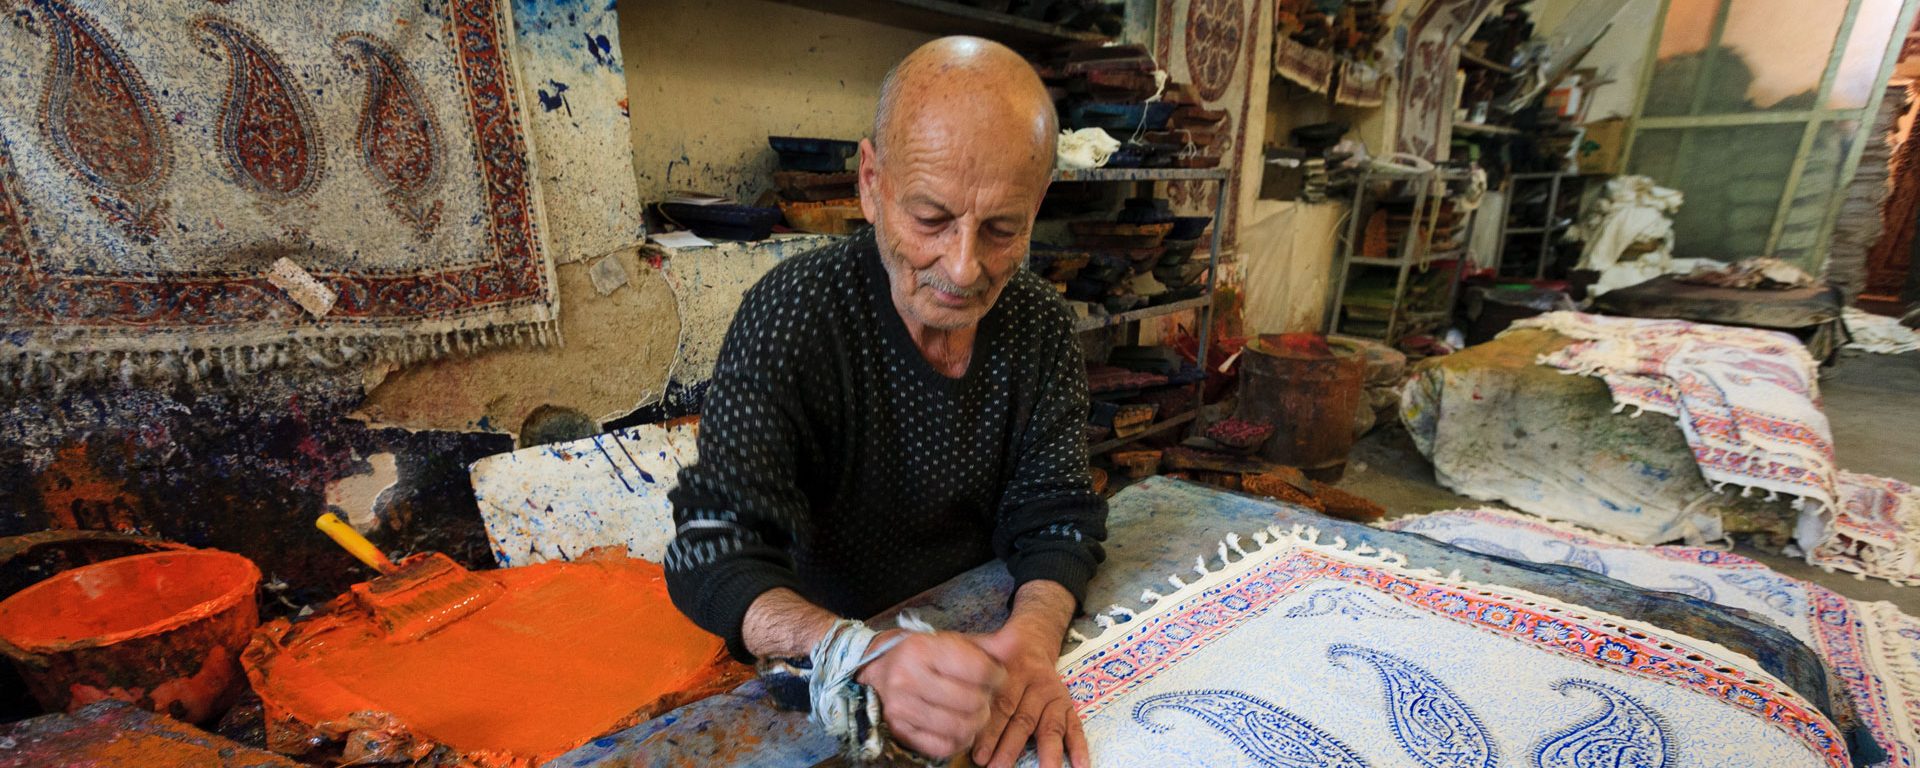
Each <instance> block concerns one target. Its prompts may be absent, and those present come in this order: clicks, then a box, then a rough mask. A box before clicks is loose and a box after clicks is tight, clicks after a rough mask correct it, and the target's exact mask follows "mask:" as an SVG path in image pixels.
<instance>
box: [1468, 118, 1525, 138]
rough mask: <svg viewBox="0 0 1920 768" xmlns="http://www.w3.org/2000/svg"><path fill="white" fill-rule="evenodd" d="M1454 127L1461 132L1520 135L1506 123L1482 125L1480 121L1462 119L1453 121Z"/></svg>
mask: <svg viewBox="0 0 1920 768" xmlns="http://www.w3.org/2000/svg"><path fill="white" fill-rule="evenodd" d="M1453 129H1454V130H1456V131H1460V132H1461V133H1483V134H1486V135H1489V136H1518V135H1520V132H1519V131H1518V130H1515V129H1512V128H1508V127H1506V126H1504V125H1482V124H1480V123H1469V122H1465V121H1461V120H1455V121H1453Z"/></svg>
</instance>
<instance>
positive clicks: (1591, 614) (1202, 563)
mask: <svg viewBox="0 0 1920 768" xmlns="http://www.w3.org/2000/svg"><path fill="white" fill-rule="evenodd" d="M1321 535H1322V531H1321V530H1320V529H1319V528H1317V527H1314V526H1309V525H1301V524H1295V525H1294V526H1293V527H1292V528H1291V529H1283V528H1281V527H1279V526H1277V525H1269V526H1267V527H1266V529H1265V530H1261V531H1255V532H1254V534H1253V536H1252V539H1253V542H1254V544H1255V546H1254V547H1253V548H1252V549H1251V550H1249V549H1248V548H1247V547H1246V546H1245V542H1246V540H1245V539H1243V538H1241V536H1240V535H1239V534H1237V533H1229V534H1227V537H1226V538H1225V539H1223V540H1221V541H1220V542H1219V545H1218V547H1217V548H1216V551H1215V553H1214V556H1215V559H1216V560H1217V562H1218V563H1219V564H1218V565H1217V566H1215V567H1212V568H1209V567H1208V559H1207V556H1206V555H1196V556H1195V557H1194V563H1193V572H1194V573H1195V574H1196V576H1197V578H1195V579H1194V580H1193V581H1187V580H1186V579H1183V578H1181V574H1178V573H1175V574H1170V575H1168V576H1167V583H1168V584H1170V585H1172V586H1173V591H1171V592H1167V593H1160V592H1156V591H1154V590H1151V589H1149V590H1145V591H1143V592H1141V594H1140V603H1141V605H1143V606H1147V607H1144V608H1141V609H1139V610H1135V609H1131V608H1127V607H1125V606H1121V605H1111V606H1108V607H1107V610H1105V611H1103V612H1101V613H1098V614H1095V615H1094V617H1093V619H1094V623H1095V624H1097V625H1099V626H1100V633H1099V634H1098V635H1095V636H1093V637H1091V638H1089V637H1087V636H1085V635H1082V634H1080V633H1078V632H1075V631H1073V630H1071V629H1069V630H1068V632H1067V639H1068V641H1070V642H1075V643H1078V645H1075V646H1074V647H1073V648H1072V649H1070V650H1068V651H1067V652H1066V653H1063V654H1061V656H1060V660H1059V662H1058V664H1057V665H1056V668H1057V669H1060V670H1063V671H1064V670H1066V669H1067V668H1068V667H1070V666H1071V665H1072V664H1074V663H1076V662H1078V661H1080V660H1081V659H1082V658H1084V657H1085V656H1087V655H1088V654H1091V653H1094V652H1096V651H1099V650H1100V649H1101V648H1104V647H1105V646H1107V645H1109V644H1111V643H1112V642H1114V641H1115V640H1118V639H1120V637H1121V636H1122V635H1124V634H1125V633H1126V632H1127V626H1126V625H1127V623H1129V622H1131V621H1132V620H1134V619H1135V618H1137V617H1139V616H1140V615H1142V614H1144V613H1147V612H1148V611H1151V610H1153V607H1154V606H1156V605H1157V604H1160V603H1165V604H1167V605H1173V604H1175V603H1178V602H1179V601H1182V600H1185V599H1188V598H1192V597H1196V596H1199V595H1200V594H1201V593H1203V592H1205V591H1207V590H1210V589H1213V588H1214V587H1216V586H1219V585H1220V584H1221V583H1223V582H1225V581H1227V580H1229V579H1232V578H1234V577H1237V576H1239V575H1241V574H1242V573H1244V572H1246V571H1247V570H1249V569H1251V568H1253V567H1254V566H1256V565H1258V564H1259V562H1260V561H1262V560H1264V559H1265V558H1263V557H1261V556H1260V554H1261V553H1263V552H1265V551H1266V549H1267V548H1268V547H1269V546H1271V545H1272V544H1274V543H1278V542H1282V541H1291V542H1292V543H1293V546H1295V547H1301V548H1305V549H1310V550H1314V551H1318V552H1321V553H1324V554H1329V555H1333V556H1335V557H1339V558H1342V559H1348V560H1359V561H1364V562H1367V563H1369V564H1371V565H1373V566H1376V567H1380V568H1384V569H1387V570H1391V571H1395V572H1398V573H1404V574H1406V575H1408V576H1412V577H1418V578H1421V579H1426V580H1429V581H1432V582H1435V583H1438V584H1445V585H1448V586H1453V587H1459V588H1463V589H1470V590H1477V591H1480V592H1483V593H1487V594H1499V595H1505V596H1508V597H1511V598H1512V599H1513V600H1514V601H1515V602H1517V603H1519V604H1521V605H1525V606H1528V607H1537V608H1543V609H1558V610H1563V611H1568V612H1569V613H1570V614H1573V615H1576V616H1580V617H1583V618H1584V619H1587V620H1594V621H1599V622H1602V623H1605V624H1608V625H1610V626H1613V627H1618V628H1620V629H1621V630H1623V631H1629V632H1640V633H1644V634H1647V635H1651V636H1664V637H1671V638H1674V639H1676V640H1684V641H1686V642H1687V643H1688V644H1690V645H1691V646H1693V647H1694V648H1695V649H1697V650H1698V651H1700V652H1703V653H1707V654H1710V655H1712V656H1713V657H1715V658H1720V659H1727V660H1730V661H1733V662H1737V663H1740V664H1741V665H1742V669H1741V672H1742V673H1743V674H1746V675H1748V676H1750V677H1752V678H1753V679H1755V680H1758V681H1760V682H1763V683H1766V684H1767V685H1768V686H1769V687H1770V688H1771V689H1772V690H1773V691H1774V692H1775V693H1776V694H1777V695H1781V696H1785V697H1790V698H1792V699H1794V700H1795V701H1796V702H1798V703H1799V704H1801V705H1803V706H1805V707H1806V708H1807V709H1808V710H1810V711H1819V707H1817V706H1815V705H1814V704H1813V703H1812V702H1809V701H1807V699H1806V698H1805V697H1803V696H1801V695H1800V692H1799V691H1796V690H1794V689H1793V686H1790V685H1787V684H1786V683H1785V682H1783V681H1781V680H1780V679H1779V678H1777V677H1775V676H1773V674H1772V673H1769V672H1767V671H1766V670H1765V669H1764V668H1762V667H1761V666H1760V663H1759V662H1758V661H1756V660H1754V659H1753V658H1752V657H1749V656H1747V655H1746V654H1743V653H1740V652H1738V651H1735V650H1733V649H1731V648H1728V647H1726V646H1724V645H1721V644H1719V643H1717V642H1714V641H1712V640H1710V639H1706V638H1701V637H1694V636H1692V635H1686V634H1682V633H1680V632H1676V631H1674V630H1671V629H1665V628H1661V627H1656V626H1654V625H1652V624H1648V623H1646V622H1642V621H1636V620H1634V619H1629V618H1626V617H1624V616H1616V615H1614V614H1611V613H1607V612H1605V611H1600V610H1596V609H1593V608H1590V607H1587V606H1584V605H1575V604H1572V603H1566V602H1562V601H1559V600H1554V599H1552V598H1549V597H1545V596H1543V595H1537V594H1534V593H1532V592H1527V591H1525V590H1522V589H1516V588H1514V587H1507V586H1501V585H1496V584H1487V583H1484V582H1478V581H1472V580H1469V579H1465V578H1462V577H1461V575H1460V571H1459V570H1458V569H1456V570H1454V571H1453V572H1451V573H1442V572H1440V571H1439V570H1438V569H1435V568H1417V567H1414V566H1413V565H1412V564H1411V563H1409V562H1408V560H1407V556H1406V555H1403V554H1401V553H1399V552H1395V551H1393V550H1391V549H1386V548H1375V547H1373V546H1371V545H1368V544H1365V543H1361V544H1357V545H1349V543H1348V542H1347V539H1346V537H1344V536H1340V535H1338V534H1335V535H1334V537H1333V541H1331V542H1322V541H1320V538H1321ZM1233 555H1238V556H1239V559H1237V560H1236V559H1233V557H1232V556H1233Z"/></svg>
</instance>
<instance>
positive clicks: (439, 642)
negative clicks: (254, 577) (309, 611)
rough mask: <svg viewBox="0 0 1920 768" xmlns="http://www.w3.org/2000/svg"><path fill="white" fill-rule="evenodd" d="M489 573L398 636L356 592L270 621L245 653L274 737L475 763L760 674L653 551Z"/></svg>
mask: <svg viewBox="0 0 1920 768" xmlns="http://www.w3.org/2000/svg"><path fill="white" fill-rule="evenodd" d="M475 575H477V576H479V577H480V578H482V579H487V580H490V581H494V582H497V583H498V584H499V585H500V586H501V587H502V593H501V594H500V596H499V597H498V598H497V599H495V600H493V601H492V602H491V603H489V604H488V605H487V606H486V607H484V608H481V609H480V610H478V611H476V612H474V613H473V614H471V615H469V616H466V617H464V618H461V619H459V620H458V621H455V622H453V623H451V624H449V625H447V626H446V627H445V628H444V629H440V630H438V631H436V632H434V633H433V634H431V635H428V636H426V637H425V638H422V639H417V640H397V639H389V638H388V637H387V636H386V635H385V634H384V633H383V632H382V631H381V629H380V628H379V626H378V624H377V622H375V621H374V619H373V617H372V616H370V615H369V614H368V613H367V612H366V611H365V610H364V609H362V608H360V607H359V606H358V605H357V604H355V603H354V601H353V599H352V597H351V596H348V597H343V598H342V599H340V600H336V601H334V602H333V603H332V604H330V605H329V606H328V608H327V610H326V611H324V612H323V613H322V614H321V615H319V616H316V617H313V618H311V619H308V620H306V621H302V622H299V623H297V624H296V623H289V622H288V621H286V620H284V619H283V620H279V621H275V622H272V623H269V624H267V625H266V626H263V627H261V628H260V630H259V632H258V633H256V634H255V636H254V639H253V642H252V644H251V645H250V646H249V647H248V648H247V652H246V654H245V656H244V659H243V660H244V662H245V665H246V670H247V676H248V678H249V679H251V680H252V682H253V687H254V690H255V691H256V692H258V693H259V694H260V698H261V700H262V701H263V702H264V703H265V705H266V714H267V728H268V734H267V735H268V743H269V746H271V747H272V748H273V749H274V750H275V751H278V752H283V753H287V754H294V755H305V756H308V757H309V758H321V759H328V758H333V757H335V756H334V755H331V754H329V753H330V752H331V751H332V750H335V749H338V750H340V754H339V755H338V756H337V759H340V760H343V761H353V760H356V759H365V758H368V757H374V756H388V757H404V758H413V759H418V758H422V757H425V756H427V755H429V754H432V753H433V752H435V751H436V750H443V749H444V750H447V751H451V752H452V753H453V754H454V755H455V756H457V759H458V760H460V761H463V762H466V763H470V764H473V765H479V766H489V767H491V766H531V765H537V764H539V763H542V762H545V761H547V760H548V759H551V758H553V757H556V756H558V755H560V754H561V753H563V752H566V751H567V750H569V749H572V748H573V747H576V746H579V745H580V744H583V743H585V742H586V741H588V740H589V739H592V738H594V737H596V736H599V735H601V734H604V733H607V732H608V731H612V730H615V729H618V728H623V727H626V726H629V725H633V724H635V723H638V722H641V721H643V720H646V719H649V718H651V717H653V716H655V715H657V714H659V713H661V712H664V711H667V710H669V709H672V708H674V707H677V706H679V705H681V704H683V703H686V702H689V701H694V700H697V699H700V698H705V697H706V696H709V695H712V694H714V693H717V692H720V691H722V690H727V689H730V688H732V687H733V686H735V685H737V684H738V683H739V682H741V681H743V680H745V679H746V678H747V677H748V676H749V675H751V670H749V669H748V668H747V667H745V666H743V665H740V664H737V663H735V662H733V661H731V660H729V659H728V658H727V656H726V650H725V648H724V646H723V644H722V643H721V641H720V639H719V638H717V637H714V636H713V635H710V634H707V633H706V632H705V631H703V630H701V629H700V628H699V627H696V626H694V624H693V623H692V622H691V621H689V620H687V618H686V617H684V616H682V615H681V614H680V612H679V611H678V610H676V609H675V608H674V607H673V604H672V602H670V601H669V600H668V597H667V589H666V582H665V578H664V574H663V572H662V571H661V568H660V566H658V565H655V564H653V563H649V562H647V561H644V560H634V559H628V558H626V557H623V556H614V557H609V558H597V559H596V558H589V559H587V560H583V561H578V562H572V563H542V564H539V565H529V566H523V567H519V568H507V569H502V570H495V571H480V572H476V574H475ZM441 754H442V755H443V756H444V755H445V754H446V752H445V751H442V752H441Z"/></svg>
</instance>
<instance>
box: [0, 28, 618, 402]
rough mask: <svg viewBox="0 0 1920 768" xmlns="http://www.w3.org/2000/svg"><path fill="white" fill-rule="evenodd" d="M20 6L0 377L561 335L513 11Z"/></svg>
mask: <svg viewBox="0 0 1920 768" xmlns="http://www.w3.org/2000/svg"><path fill="white" fill-rule="evenodd" d="M12 6H13V8H12V13H11V15H10V19H9V20H10V22H11V23H8V24H0V80H4V81H6V82H10V83H15V84H17V85H21V86H24V87H17V88H7V89H0V275H4V279H0V335H3V336H4V337H5V338H7V339H8V340H9V342H10V343H9V344H7V345H5V346H4V347H0V391H5V390H14V389H25V388H34V387H41V386H47V385H53V386H63V385H65V384H68V383H72V382H73V381H75V380H80V379H100V378H113V379H121V380H127V381H135V380H149V379H180V380H188V381H192V380H197V379H201V378H204V377H208V376H214V375H220V376H225V377H228V378H237V377H241V376H245V375H248V374H251V373H253V372H256V371H259V370H263V369H266V368H269V367H273V366H276V365H283V364H317V365H345V364H352V363H359V362H367V361H372V360H387V361H394V362H405V361H408V360H413V359H418V358H424V357H431V356H435V355H440V354H445V353H449V352H455V351H466V350H471V349H475V348H478V347H481V346H485V345H491V344H501V343H516V342H538V341H548V340H552V339H553V338H554V332H555V330H556V329H555V327H554V321H555V319H556V312H557V305H556V295H555V291H554V287H553V279H552V267H551V261H550V259H549V256H548V250H549V249H548V247H547V244H546V243H547V241H548V240H549V238H548V236H547V233H546V232H545V227H544V225H543V223H542V222H543V220H544V212H543V208H542V204H541V194H540V190H539V185H540V183H541V182H540V181H539V179H540V178H541V177H540V175H539V174H538V173H537V171H536V168H535V158H534V155H533V151H532V149H533V140H532V138H531V137H530V136H529V131H528V130H527V129H528V126H529V125H530V124H531V121H530V115H529V114H528V109H527V107H526V105H525V101H524V100H525V98H526V97H525V94H526V88H525V87H523V86H522V84H521V83H520V82H518V81H519V79H520V76H519V74H518V73H519V72H520V68H519V66H518V65H517V63H516V56H515V51H516V50H518V49H517V48H516V39H515V34H514V28H513V19H512V17H511V14H510V7H509V4H508V3H505V2H503V1H502V0H449V1H448V2H430V3H407V2H391V1H389V2H379V1H375V2H363V1H361V0H352V1H351V2H348V1H347V0H328V1H324V2H302V3H267V2H257V1H254V0H236V1H235V2H227V3H217V4H216V3H206V2H203V1H201V0H149V1H148V2H140V3H124V2H101V1H99V0H19V2H15V3H13V4H12ZM183 43H184V44H183ZM581 55H582V56H584V55H585V54H581ZM625 119H626V118H625V116H624V115H619V116H618V120H619V121H620V123H621V126H620V129H621V131H622V132H624V130H625V129H624V122H625ZM282 260H286V261H290V262H291V263H292V264H293V265H296V266H297V267H298V268H299V269H300V270H302V271H304V272H305V273H306V274H307V275H308V276H310V277H311V278H313V281H315V282H317V283H318V284H319V285H320V286H321V287H323V288H324V289H326V291H330V292H331V293H332V294H333V295H335V296H337V300H336V301H334V302H333V303H332V304H331V306H330V307H329V308H327V309H326V311H325V312H324V314H322V315H320V316H313V315H311V314H309V313H308V312H306V311H303V309H302V305H301V304H300V303H299V302H298V301H297V299H298V298H300V297H297V296H294V295H292V294H290V293H289V292H288V291H287V290H285V289H282V288H280V287H277V286H278V285H279V284H276V283H273V282H270V281H269V274H270V273H271V271H272V267H273V265H274V264H276V263H277V262H280V261H282ZM282 269H283V270H284V269H286V267H284V266H283V267H282ZM216 372H219V373H216Z"/></svg>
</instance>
